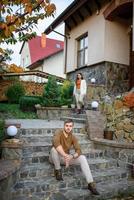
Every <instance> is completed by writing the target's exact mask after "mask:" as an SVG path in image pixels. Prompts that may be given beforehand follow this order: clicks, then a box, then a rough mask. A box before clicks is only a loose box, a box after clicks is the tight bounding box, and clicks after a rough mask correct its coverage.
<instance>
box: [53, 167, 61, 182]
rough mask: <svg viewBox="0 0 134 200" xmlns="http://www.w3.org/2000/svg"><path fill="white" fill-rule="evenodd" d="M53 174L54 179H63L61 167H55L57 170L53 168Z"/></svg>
mask: <svg viewBox="0 0 134 200" xmlns="http://www.w3.org/2000/svg"><path fill="white" fill-rule="evenodd" d="M54 175H55V177H56V180H58V181H63V178H62V172H61V169H57V170H56V169H55V170H54Z"/></svg>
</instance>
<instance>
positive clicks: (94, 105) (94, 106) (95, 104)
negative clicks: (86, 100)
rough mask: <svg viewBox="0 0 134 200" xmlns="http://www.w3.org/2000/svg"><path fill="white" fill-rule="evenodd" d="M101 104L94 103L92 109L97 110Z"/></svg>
mask: <svg viewBox="0 0 134 200" xmlns="http://www.w3.org/2000/svg"><path fill="white" fill-rule="evenodd" d="M98 106H99V103H98V102H97V101H92V103H91V108H92V110H97V108H98Z"/></svg>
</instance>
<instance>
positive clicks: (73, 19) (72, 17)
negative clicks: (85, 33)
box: [71, 16, 78, 26]
mask: <svg viewBox="0 0 134 200" xmlns="http://www.w3.org/2000/svg"><path fill="white" fill-rule="evenodd" d="M71 20H72V21H73V23H74V24H75V26H77V25H78V24H77V21H76V19H75V18H74V16H71Z"/></svg>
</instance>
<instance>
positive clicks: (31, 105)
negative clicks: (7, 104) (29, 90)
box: [19, 96, 42, 112]
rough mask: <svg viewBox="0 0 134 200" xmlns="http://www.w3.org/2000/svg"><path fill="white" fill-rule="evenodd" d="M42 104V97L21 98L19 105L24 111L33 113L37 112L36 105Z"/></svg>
mask: <svg viewBox="0 0 134 200" xmlns="http://www.w3.org/2000/svg"><path fill="white" fill-rule="evenodd" d="M41 103H42V97H41V96H23V97H21V98H20V101H19V104H20V109H21V110H22V111H33V112H35V111H36V109H35V105H36V104H41Z"/></svg>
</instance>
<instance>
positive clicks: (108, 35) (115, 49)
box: [105, 21, 130, 65]
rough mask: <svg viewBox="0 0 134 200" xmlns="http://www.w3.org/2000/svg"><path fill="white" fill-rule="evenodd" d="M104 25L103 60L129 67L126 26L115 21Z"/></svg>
mask: <svg viewBox="0 0 134 200" xmlns="http://www.w3.org/2000/svg"><path fill="white" fill-rule="evenodd" d="M105 23H106V27H105V28H106V29H105V60H107V61H111V62H117V63H121V64H126V65H129V56H130V42H129V40H130V39H129V33H128V25H125V24H123V23H121V22H116V21H113V22H111V21H106V22H105Z"/></svg>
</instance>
